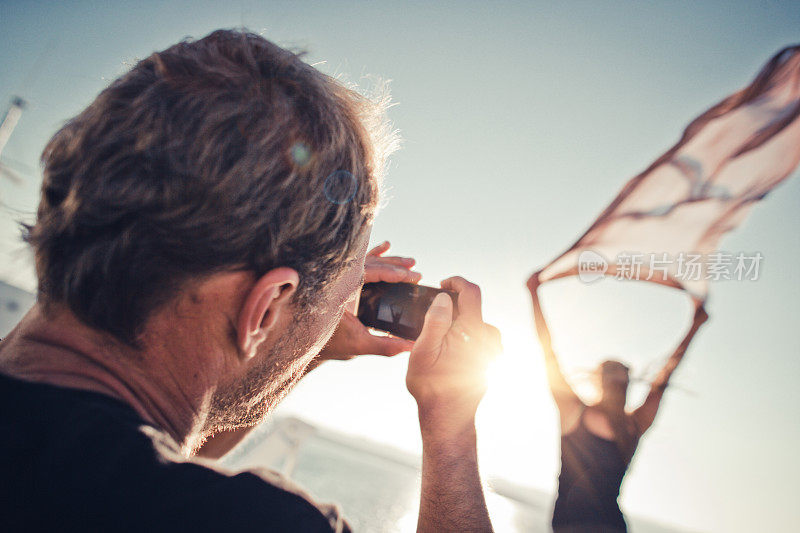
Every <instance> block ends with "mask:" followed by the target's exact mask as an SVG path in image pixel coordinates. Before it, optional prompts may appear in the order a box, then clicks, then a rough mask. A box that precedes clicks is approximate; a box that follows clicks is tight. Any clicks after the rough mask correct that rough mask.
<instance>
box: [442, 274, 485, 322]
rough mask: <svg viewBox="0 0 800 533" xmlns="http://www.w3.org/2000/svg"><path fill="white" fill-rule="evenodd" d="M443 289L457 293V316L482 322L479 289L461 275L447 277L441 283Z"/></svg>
mask: <svg viewBox="0 0 800 533" xmlns="http://www.w3.org/2000/svg"><path fill="white" fill-rule="evenodd" d="M441 285H442V288H443V289H447V290H450V291H455V292H457V293H458V316H459V317H464V318H466V319H468V320H475V321H478V322H483V313H482V312H481V289H480V287H478V286H477V285H475V284H474V283H470V282H469V281H467V280H465V279H464V278H462V277H461V276H453V277H452V278H447V279H446V280H444V281H442V283H441Z"/></svg>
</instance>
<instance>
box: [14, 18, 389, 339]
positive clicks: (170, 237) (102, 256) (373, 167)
mask: <svg viewBox="0 0 800 533" xmlns="http://www.w3.org/2000/svg"><path fill="white" fill-rule="evenodd" d="M383 111H384V109H383V108H382V106H381V105H379V104H375V103H373V102H371V101H369V100H367V99H366V98H363V97H361V96H359V95H358V94H357V93H355V92H353V91H351V90H349V89H347V88H345V87H343V86H342V85H341V84H339V83H337V82H336V81H335V80H334V79H333V78H331V77H329V76H327V75H324V74H322V73H320V72H319V71H317V70H316V69H314V68H312V67H311V66H309V65H307V64H305V63H304V62H303V61H301V59H300V57H299V56H298V55H296V54H294V53H292V52H289V51H287V50H284V49H282V48H280V47H278V46H276V45H275V44H273V43H271V42H269V41H267V40H265V39H263V38H262V37H259V36H257V35H254V34H251V33H245V32H240V31H222V30H221V31H216V32H214V33H212V34H210V35H208V36H207V37H205V38H203V39H200V40H197V41H185V42H181V43H179V44H176V45H174V46H172V47H170V48H168V49H166V50H164V51H163V52H158V53H154V54H153V55H151V56H150V57H148V58H147V59H144V60H143V61H140V62H139V63H138V64H137V65H136V66H135V67H133V69H132V70H131V71H130V72H128V73H126V74H124V75H123V76H122V77H120V78H119V79H118V80H116V81H115V82H113V83H112V84H111V85H110V86H109V87H108V88H107V89H105V90H104V91H103V92H102V93H101V94H100V95H99V96H98V97H97V99H96V100H95V101H94V102H93V103H92V104H91V105H90V106H89V107H88V108H86V109H85V110H84V111H83V112H82V113H80V114H79V115H78V116H76V117H75V118H73V119H72V120H70V121H69V122H68V123H67V124H66V125H65V126H64V127H63V128H62V129H61V130H60V131H59V132H58V133H56V135H55V136H54V137H53V138H52V140H51V141H50V143H49V144H48V146H47V147H46V149H45V151H44V153H43V155H42V161H43V164H44V181H43V184H42V196H41V201H40V205H39V210H38V217H37V221H36V223H35V224H34V225H33V226H31V227H28V228H27V239H28V241H29V242H30V243H31V244H32V245H33V246H34V249H35V253H36V267H37V274H38V279H39V296H40V299H41V300H42V301H43V302H44V303H45V304H46V305H47V304H48V303H53V302H57V303H63V304H66V305H67V306H68V307H69V309H70V310H71V311H72V312H73V313H74V314H75V315H77V316H78V317H79V318H80V319H81V320H82V321H83V322H85V323H86V324H88V325H89V326H92V327H94V328H96V329H99V330H103V331H107V332H109V333H111V334H113V335H114V336H115V337H117V338H118V339H120V340H122V341H124V342H126V343H128V344H132V345H136V344H137V338H138V337H139V335H140V334H141V332H142V328H143V326H144V325H145V323H146V321H147V318H148V317H149V316H150V315H151V314H152V313H153V312H154V311H155V310H156V309H157V308H158V307H159V306H161V305H162V304H164V303H165V302H167V301H169V300H171V299H172V298H173V297H174V296H175V295H176V293H177V292H178V290H179V289H180V288H181V286H183V284H184V283H186V282H187V281H189V280H192V279H198V278H201V277H202V276H204V275H209V274H213V273H215V272H220V271H225V270H248V271H253V272H254V273H255V274H256V275H260V274H262V273H264V272H266V271H268V270H270V269H272V268H275V267H277V266H287V267H291V268H293V269H295V270H296V271H297V272H298V273H299V275H300V285H299V287H298V290H297V293H296V297H297V300H298V303H299V304H300V305H304V306H306V305H312V304H313V303H314V298H315V297H316V296H318V295H320V294H322V292H323V291H322V290H321V289H322V288H323V287H324V285H325V283H326V282H328V281H330V280H331V279H333V278H335V277H336V276H337V274H338V273H339V272H341V270H342V269H343V268H344V266H345V265H346V264H347V263H348V261H350V260H352V259H353V258H354V255H355V253H356V243H357V242H358V238H359V236H360V235H362V233H363V231H364V229H365V228H366V227H367V226H368V225H369V223H370V222H371V218H372V216H373V214H374V210H375V207H376V203H377V197H378V190H377V189H378V183H377V180H378V178H379V175H380V173H381V171H382V166H383V161H384V158H385V156H386V154H387V153H388V150H390V149H391V147H392V145H393V144H394V143H393V142H392V141H393V138H392V136H391V134H390V132H389V130H388V129H387V124H386V122H385V121H384V114H383Z"/></svg>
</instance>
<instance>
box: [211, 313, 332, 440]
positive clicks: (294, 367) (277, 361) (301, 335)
mask: <svg viewBox="0 0 800 533" xmlns="http://www.w3.org/2000/svg"><path fill="white" fill-rule="evenodd" d="M337 322H338V321H337ZM324 328H325V324H324V316H322V315H321V314H320V313H319V312H317V310H316V309H314V308H313V307H312V308H311V309H308V310H306V311H304V312H303V313H301V314H300V315H299V316H296V317H295V319H294V320H293V321H292V325H291V326H290V327H289V329H288V330H287V331H286V333H285V334H284V335H283V336H282V337H281V338H280V339H278V341H277V342H276V343H275V344H274V345H273V347H272V348H271V349H270V352H269V353H268V354H265V355H261V354H258V355H256V359H257V360H258V361H260V362H261V364H260V365H259V364H254V365H252V366H251V368H250V369H249V370H248V372H247V374H246V376H245V377H244V378H243V379H241V380H240V381H239V382H238V383H236V384H234V385H233V386H231V387H228V388H227V389H226V390H221V391H218V392H217V394H215V395H214V396H213V398H212V400H211V406H210V409H209V417H208V420H207V423H206V432H208V433H209V434H214V433H217V432H219V431H222V430H231V429H236V428H242V427H251V426H254V425H257V424H259V423H260V422H262V421H263V420H264V419H265V418H266V417H267V415H269V413H270V412H272V410H273V409H275V407H276V406H277V405H278V404H279V403H280V402H281V400H283V399H284V398H285V397H286V395H287V394H288V393H289V392H290V391H291V390H292V388H293V387H294V386H295V385H296V384H297V382H298V381H299V380H300V378H302V377H303V375H304V373H305V370H306V367H307V366H308V364H309V363H310V362H311V361H312V360H313V358H314V357H316V355H317V353H319V351H320V350H321V349H322V346H324V342H320V340H321V339H320V338H319V337H318V332H320V331H323V330H324ZM324 340H325V341H327V336H326V337H325V339H324Z"/></svg>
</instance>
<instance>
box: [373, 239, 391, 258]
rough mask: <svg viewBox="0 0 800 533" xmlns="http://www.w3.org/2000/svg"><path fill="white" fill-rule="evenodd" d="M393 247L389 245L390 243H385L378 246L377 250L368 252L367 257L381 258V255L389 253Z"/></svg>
mask: <svg viewBox="0 0 800 533" xmlns="http://www.w3.org/2000/svg"><path fill="white" fill-rule="evenodd" d="M391 246H392V245H391V244H390V243H389V241H383V242H382V243H380V244H379V245H378V246H376V247H375V248H373V249H372V250H370V251H369V252H367V255H372V256H380V255H382V254H384V253H386V252H387V251H389V248H390V247H391Z"/></svg>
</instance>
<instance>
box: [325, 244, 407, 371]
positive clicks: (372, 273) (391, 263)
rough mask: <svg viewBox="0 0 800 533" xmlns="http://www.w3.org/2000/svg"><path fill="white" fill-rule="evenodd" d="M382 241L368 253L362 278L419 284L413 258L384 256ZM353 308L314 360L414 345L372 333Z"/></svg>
mask: <svg viewBox="0 0 800 533" xmlns="http://www.w3.org/2000/svg"><path fill="white" fill-rule="evenodd" d="M389 246H390V244H389V242H388V241H385V242H383V243H381V244H379V245H378V246H376V247H375V248H373V249H372V250H370V251H369V253H367V257H366V260H365V262H364V280H365V281H366V282H367V283H371V282H375V281H386V282H389V283H398V282H406V283H418V282H419V280H420V278H422V275H421V274H420V273H419V272H414V271H412V270H411V268H412V267H413V266H414V264H415V261H414V259H412V258H410V257H384V256H383V254H384V253H386V252H387V251H388V250H389ZM355 311H356V309H351V310H348V311H345V313H344V315H342V319H341V320H340V321H339V325H338V326H337V327H336V331H335V332H334V334H333V336H332V337H331V339H330V340H329V341H328V344H326V345H325V347H324V348H323V349H322V351H321V352H320V354H319V356H317V358H316V359H315V363H316V364H319V363H320V362H322V361H324V360H329V359H338V360H347V359H352V358H353V357H355V356H357V355H366V354H370V355H385V356H392V355H397V354H399V353H400V352H405V351H408V350H410V349H411V348H412V346H414V343H413V342H412V341H408V340H405V339H401V338H398V337H392V336H384V335H373V334H372V333H370V332H369V329H368V328H367V327H366V326H364V324H362V323H361V321H360V320H359V319H358V318H357V317H356V316H355Z"/></svg>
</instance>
